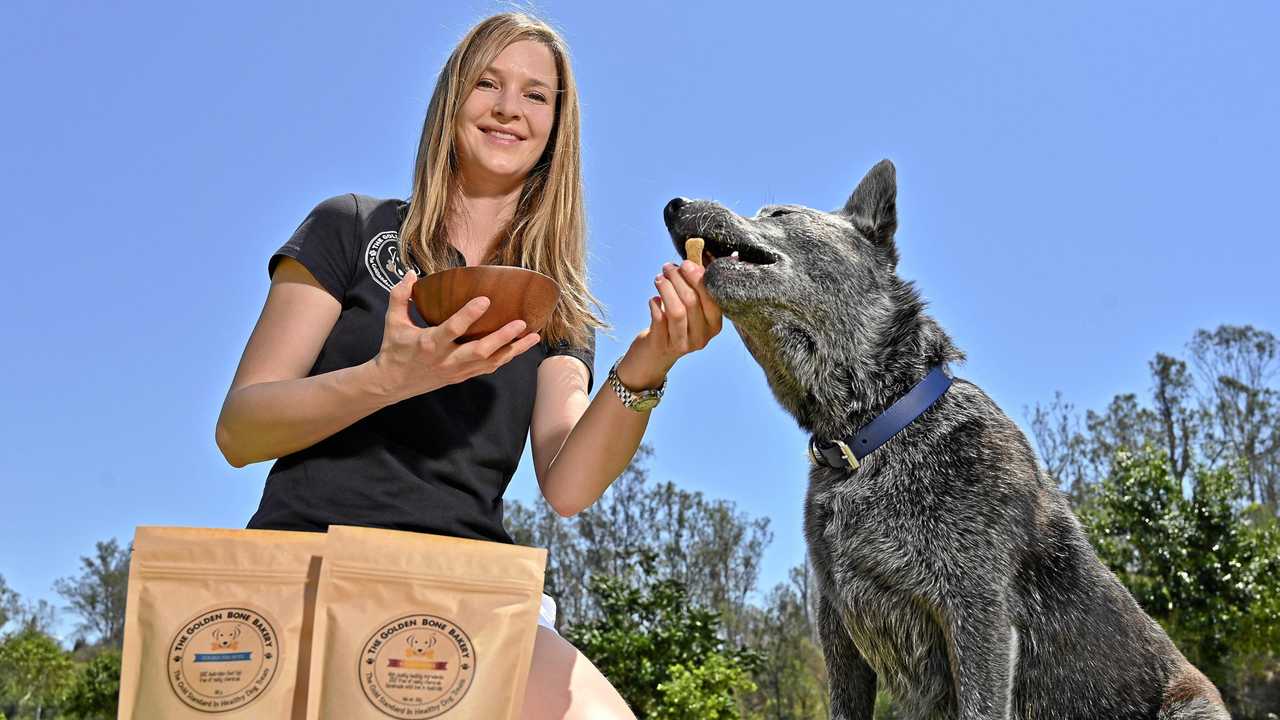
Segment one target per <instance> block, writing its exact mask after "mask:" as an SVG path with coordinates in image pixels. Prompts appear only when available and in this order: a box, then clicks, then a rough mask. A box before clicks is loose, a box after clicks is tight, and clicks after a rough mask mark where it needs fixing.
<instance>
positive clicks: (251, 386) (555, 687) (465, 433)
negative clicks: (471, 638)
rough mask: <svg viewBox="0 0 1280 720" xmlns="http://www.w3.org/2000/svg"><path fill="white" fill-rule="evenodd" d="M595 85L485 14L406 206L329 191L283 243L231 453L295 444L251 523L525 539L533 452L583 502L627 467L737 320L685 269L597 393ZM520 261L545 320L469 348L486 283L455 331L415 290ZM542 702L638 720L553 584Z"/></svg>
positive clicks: (556, 493)
mask: <svg viewBox="0 0 1280 720" xmlns="http://www.w3.org/2000/svg"><path fill="white" fill-rule="evenodd" d="M579 157H580V152H579V127H578V98H577V92H576V88H575V85H574V81H573V75H572V72H571V70H570V67H569V62H568V56H567V53H566V50H565V46H564V42H563V40H562V39H561V38H560V37H559V35H557V34H556V33H555V31H553V30H552V29H551V28H549V27H548V26H547V25H545V24H544V23H542V22H541V21H538V20H536V19H533V18H531V17H528V16H526V15H522V14H503V15H498V16H495V17H492V18H489V19H487V20H485V21H483V22H481V23H480V24H479V25H478V26H476V27H475V28H474V29H472V30H471V31H470V32H469V33H468V34H467V35H466V37H464V38H463V40H462V42H461V43H460V44H459V46H458V47H457V49H455V51H454V52H453V54H452V55H451V56H450V58H449V60H448V62H447V63H446V65H445V67H444V69H443V70H442V71H441V73H440V77H439V80H438V82H437V84H436V88H435V92H434V94H433V95H432V99H431V103H430V106H429V108H428V111H427V118H426V122H425V123H424V126H423V132H422V139H421V142H420V145H419V151H418V160H417V165H416V169H415V173H414V187H413V192H412V196H411V198H410V200H409V202H408V203H404V202H402V201H398V200H378V199H374V198H368V197H364V196H358V195H347V196H342V197H338V198H332V199H330V200H326V201H325V202H323V203H321V204H320V205H319V206H317V207H316V209H315V210H313V211H312V213H311V214H310V215H309V216H308V217H307V219H306V220H305V221H303V223H302V225H301V226H300V227H299V228H298V230H297V232H295V234H294V236H293V237H292V238H291V239H290V240H289V242H288V243H286V244H285V245H284V247H282V248H281V249H280V250H279V251H278V252H277V253H276V254H275V255H274V256H273V257H272V259H271V263H270V265H269V269H270V271H271V289H270V291H269V293H268V295H267V300H266V304H265V306H264V308H263V311H262V316H261V317H260V319H259V320H258V324H257V326H256V327H255V328H254V331H253V334H252V336H251V337H250V339H249V342H248V345H247V347H246V348H245V352H244V356H243V357H242V359H241V361H240V366H239V368H238V369H237V371H236V375H235V378H234V380H233V381H232V384H231V389H230V391H229V392H228V394H227V398H226V401H225V403H224V405H223V408H222V414H221V416H220V417H219V419H218V427H217V441H218V446H219V447H220V448H221V449H222V452H223V454H224V455H225V456H226V458H227V460H228V462H230V463H231V464H232V465H234V466H237V467H240V466H243V465H245V464H247V463H251V462H258V461H262V460H267V459H277V458H278V460H277V462H276V463H275V465H274V466H273V467H272V469H271V472H270V474H269V476H268V478H267V484H266V488H265V490H264V492H263V497H262V502H261V505H260V507H259V509H258V511H257V513H255V514H254V516H253V518H252V519H251V520H250V522H249V526H250V527H254V528H272V529H285V530H316V531H322V530H324V529H325V528H326V527H327V526H328V525H330V524H347V525H365V526H373V527H386V528H396V529H401V530H413V531H419V532H431V533H439V534H447V535H455V536H460V537H470V538H477V539H483V540H490V541H498V542H511V539H510V537H509V536H508V535H507V534H506V532H505V531H504V530H503V528H502V500H501V498H502V493H503V491H504V490H505V489H506V486H507V483H508V482H509V481H510V479H511V476H512V474H513V473H514V472H515V468H516V464H517V462H518V460H519V458H520V454H521V452H522V450H523V446H524V441H525V437H526V436H528V437H530V438H531V440H532V443H533V447H532V450H533V461H534V470H535V473H536V475H537V479H538V485H539V487H540V488H541V490H542V494H543V496H544V497H546V499H547V501H548V502H549V503H550V504H551V505H552V507H554V508H555V509H556V511H557V512H559V513H560V514H561V515H564V516H566V517H567V516H571V515H573V514H575V513H577V512H579V511H581V510H583V509H585V508H587V507H588V506H590V505H591V504H592V503H593V502H595V501H596V499H598V498H599V497H600V495H601V494H602V493H603V492H604V491H605V489H606V488H607V487H608V486H609V484H610V483H611V482H613V480H614V479H615V478H617V476H618V475H619V474H620V473H621V472H622V470H623V469H624V468H625V467H626V465H627V463H628V462H629V461H630V459H631V457H632V455H633V454H634V452H635V449H636V447H637V446H638V445H639V443H640V439H641V437H642V436H643V434H644V430H645V426H646V424H647V422H648V417H649V409H650V408H651V406H652V404H653V403H654V401H655V399H657V398H660V397H661V388H662V387H663V386H664V385H665V377H666V374H667V372H668V371H669V370H670V369H671V367H672V365H673V364H674V363H675V362H676V360H677V359H678V358H680V357H681V356H683V355H685V354H687V353H688V352H691V351H693V350H697V349H700V348H702V347H704V346H705V345H706V344H707V342H708V341H709V340H710V339H711V338H712V337H713V336H714V335H716V334H717V333H718V332H719V331H720V328H721V314H720V310H719V308H718V307H717V306H716V305H715V303H714V302H713V301H712V300H711V299H710V297H709V296H708V295H707V293H706V291H705V288H704V287H703V285H702V282H701V279H702V269H701V267H700V266H697V265H695V264H693V263H689V262H685V263H684V264H683V265H681V266H679V267H677V266H675V265H672V264H670V263H669V264H667V265H666V266H664V267H663V270H662V272H661V274H659V275H658V277H657V278H655V286H656V288H657V296H655V297H652V298H650V299H649V313H650V321H651V322H650V325H649V327H648V328H647V329H645V330H643V331H642V332H640V333H639V334H638V335H637V336H636V338H635V340H634V341H633V342H632V343H631V345H630V347H629V348H628V350H627V352H626V353H625V355H624V356H623V357H622V358H620V360H619V361H618V362H617V363H616V364H615V365H614V367H613V369H612V370H611V373H610V377H609V381H610V382H608V383H602V387H601V389H600V391H599V392H597V393H596V396H595V398H594V399H590V397H589V393H590V390H591V387H592V384H593V382H592V374H591V368H592V362H593V360H594V332H595V329H596V328H597V327H600V326H601V323H600V321H599V320H598V319H597V318H596V317H595V315H593V314H592V312H591V310H590V305H591V304H592V303H593V302H594V299H593V298H592V296H591V295H590V293H589V292H588V290H587V288H586V284H585V250H584V235H585V231H584V230H585V229H584V220H583V210H582V192H581V178H580V170H579V167H580V162H579ZM482 263H499V264H509V265H519V266H523V267H527V268H530V269H533V270H537V271H539V272H542V273H545V274H547V275H550V276H552V277H553V278H555V279H556V280H557V282H559V284H560V287H561V290H562V296H561V300H560V304H559V305H558V306H557V308H556V310H555V312H554V314H553V316H552V319H551V321H550V322H549V323H548V325H547V327H546V328H545V329H544V330H543V332H542V333H541V334H537V333H530V334H526V335H524V336H523V337H520V333H521V332H523V330H524V327H523V323H522V322H520V321H514V322H512V323H510V324H508V325H507V326H506V327H503V328H501V329H499V330H497V331H496V332H493V333H492V334H490V335H488V336H486V337H483V338H481V339H478V340H474V341H472V342H468V343H465V344H458V343H454V342H453V341H454V339H455V338H457V337H459V336H460V335H461V334H462V333H463V332H464V331H465V330H466V329H467V327H468V326H469V325H470V324H471V323H472V322H474V321H475V320H476V319H478V318H479V317H480V315H481V314H482V313H483V312H484V309H485V307H486V306H487V299H485V298H476V299H474V300H473V301H471V302H470V303H469V304H467V305H466V306H465V307H463V308H462V309H461V310H459V311H458V312H457V313H456V314H455V315H454V316H453V317H451V318H449V319H448V320H447V321H446V322H444V323H442V324H441V325H439V326H437V327H424V326H425V323H424V322H423V321H422V319H421V317H420V316H418V315H417V311H416V309H415V308H414V307H413V305H412V303H411V302H410V289H411V288H412V286H413V283H414V281H415V280H416V279H417V277H418V276H419V274H424V273H430V272H433V271H436V270H440V269H444V268H447V267H451V266H456V265H463V264H466V265H477V264H482ZM544 611H545V612H544V617H543V618H542V619H541V620H540V625H541V626H540V627H539V628H538V630H537V639H536V641H535V646H534V661H533V664H532V670H531V673H530V677H529V683H528V690H527V691H526V695H525V703H524V717H525V718H539V719H541V718H556V719H557V720H559V719H561V718H594V719H598V718H630V717H633V715H632V714H631V712H630V711H629V710H628V709H627V707H626V704H625V703H624V702H623V701H622V699H621V697H620V696H619V695H618V693H617V692H616V691H615V690H614V689H613V688H612V686H610V685H609V683H608V681H607V680H605V678H604V677H603V676H602V675H601V674H600V673H599V671H598V670H597V669H596V668H595V667H594V666H593V665H592V664H591V663H590V661H588V660H587V659H586V658H585V657H583V656H582V655H581V653H579V652H578V651H577V650H576V649H575V648H574V647H573V646H572V645H570V644H569V643H568V642H566V641H565V640H564V639H563V638H561V637H560V636H559V635H557V634H556V633H555V632H554V629H553V627H554V625H553V621H554V604H553V603H550V602H549V598H544Z"/></svg>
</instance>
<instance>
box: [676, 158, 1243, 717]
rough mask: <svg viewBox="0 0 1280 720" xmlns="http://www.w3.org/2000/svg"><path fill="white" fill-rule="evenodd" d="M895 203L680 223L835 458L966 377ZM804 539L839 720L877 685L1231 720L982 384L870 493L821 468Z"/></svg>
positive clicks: (923, 696)
mask: <svg viewBox="0 0 1280 720" xmlns="http://www.w3.org/2000/svg"><path fill="white" fill-rule="evenodd" d="M896 196H897V181H896V177H895V170H894V167H893V165H892V164H891V163H890V162H889V161H887V160H886V161H883V162H881V163H879V164H878V165H876V166H875V167H874V168H873V169H872V170H871V171H870V172H869V173H868V174H867V176H866V177H865V178H864V179H863V180H862V182H861V183H860V184H859V185H858V188H857V189H856V190H855V191H854V193H853V195H852V196H851V197H850V198H849V201H848V203H847V204H846V205H845V207H844V208H843V209H841V210H837V211H835V212H831V213H826V212H820V211H816V210H812V209H809V208H805V207H800V206H794V205H786V206H766V207H765V208H763V209H761V210H760V211H759V213H757V214H756V216H755V217H751V218H746V217H742V216H739V215H737V214H735V213H733V212H731V211H729V210H727V209H726V208H724V207H722V206H720V205H718V204H716V203H713V202H706V201H685V200H682V199H677V200H673V201H672V202H671V204H669V205H668V206H667V210H666V213H665V215H666V221H667V227H668V229H669V231H670V233H671V237H672V240H673V242H675V244H676V248H677V251H678V252H680V253H681V254H683V253H684V240H685V239H686V238H689V237H694V236H699V237H703V238H705V239H706V242H707V248H708V251H709V252H710V253H711V254H712V255H714V256H715V257H716V258H718V259H716V260H714V261H713V262H712V263H711V264H710V266H709V267H708V268H707V273H706V276H705V281H706V286H707V289H708V291H709V293H710V294H711V296H712V297H713V298H714V299H715V300H716V301H717V302H718V303H719V304H720V307H721V308H722V309H723V310H724V312H725V314H726V315H727V316H728V317H729V318H730V320H732V321H733V325H734V327H735V328H736V329H737V331H738V334H739V335H740V336H741V337H742V340H743V342H744V343H745V344H746V347H747V349H748V350H749V351H750V352H751V354H752V355H753V356H754V357H755V359H756V361H757V362H758V363H759V364H760V365H761V367H763V368H764V372H765V376H766V377H767V378H768V381H769V385H770V387H771V388H772V389H773V392H774V395H775V396H776V397H777V399H778V401H779V402H780V403H781V404H782V406H783V407H784V408H785V409H786V410H787V411H788V412H790V413H791V414H792V415H793V416H794V417H795V418H796V420H797V422H799V424H800V426H801V427H802V428H803V429H804V430H806V431H808V432H811V433H815V434H817V435H818V436H819V437H821V438H826V439H835V438H843V437H846V436H848V435H850V434H852V433H853V432H855V431H856V430H857V429H859V428H861V427H862V426H864V425H866V424H867V423H868V422H870V421H871V420H872V419H873V418H874V417H876V416H877V415H878V414H879V413H880V412H882V411H883V410H884V409H885V408H887V407H888V406H889V405H890V404H892V403H893V402H894V401H895V400H896V399H897V398H899V397H901V396H902V395H903V394H905V393H906V392H907V391H908V390H909V389H910V388H911V387H912V386H913V385H915V384H916V383H917V382H919V381H920V380H921V379H922V378H924V376H925V375H926V373H927V372H928V371H929V369H930V368H931V367H932V366H934V365H943V366H944V367H946V366H948V364H949V363H956V362H959V361H961V360H963V355H962V354H961V353H960V351H959V350H957V348H956V347H955V346H954V345H953V344H952V342H951V340H950V338H948V336H947V334H946V333H945V332H944V331H943V330H942V328H941V327H939V325H938V323H937V322H936V321H935V320H934V319H933V318H932V317H930V316H929V315H927V314H925V308H924V303H923V302H922V301H921V299H920V296H919V294H918V293H917V292H916V290H915V288H914V287H913V285H912V284H911V283H908V282H904V281H903V280H902V279H900V278H899V277H898V275H897V271H896V266H897V262H898V253H897V248H896V246H895V242H894V232H895V230H896V228H897V210H896ZM734 249H737V250H739V251H740V257H739V258H738V259H733V258H730V257H728V256H729V254H730V251H731V250H734ZM805 534H806V536H807V540H808V547H809V556H810V562H811V563H812V565H813V568H814V570H815V571H816V577H817V580H818V589H819V593H818V594H819V607H818V632H819V635H820V639H821V642H822V648H823V653H824V655H825V657H826V662H827V666H828V670H829V675H830V682H831V717H832V718H833V719H834V720H865V719H868V718H871V716H872V706H873V704H874V700H875V693H876V685H877V681H878V682H879V683H880V684H881V685H882V686H883V687H884V688H886V689H887V690H888V691H889V693H890V694H891V695H892V696H893V697H894V699H895V700H896V701H897V703H898V705H899V707H901V708H902V709H904V710H905V711H906V713H907V715H908V716H909V717H913V718H964V719H965V720H974V719H977V718H1026V719H1028V720H1029V719H1031V718H1035V719H1036V720H1067V719H1073V720H1074V719H1079V720H1102V719H1104V718H1105V719H1106V720H1128V719H1130V718H1132V719H1133V720H1138V719H1139V718H1143V719H1148V720H1149V719H1152V718H1156V719H1158V720H1193V719H1195V720H1199V719H1214V720H1217V719H1219V718H1228V717H1229V716H1228V714H1227V712H1226V709H1225V707H1224V706H1223V704H1222V699H1221V697H1220V696H1219V695H1218V692H1217V690H1216V689H1215V688H1214V687H1213V685H1212V684H1211V683H1210V682H1209V681H1208V680H1207V679H1206V678H1205V677H1204V675H1202V674H1201V673H1200V672H1199V671H1198V670H1196V669H1195V668H1194V667H1192V666H1191V665H1190V663H1188V662H1187V660H1186V659H1185V658H1184V657H1183V656H1182V654H1181V653H1179V652H1178V650H1177V649H1176V648H1175V647H1174V646H1173V643H1171V642H1170V640H1169V638H1168V636H1167V635H1166V634H1165V633H1164V631H1163V630H1162V629H1161V628H1160V627H1159V625H1157V624H1156V623H1155V622H1154V621H1152V620H1151V618H1150V617H1148V616H1147V615H1146V614H1145V613H1143V612H1142V610H1141V609H1140V608H1139V607H1138V605H1137V603H1136V602H1134V600H1133V597H1132V596H1131V595H1130V594H1129V593H1128V591H1126V590H1125V588H1124V587H1123V586H1122V585H1121V584H1120V582H1119V581H1118V580H1117V579H1116V577H1115V576H1114V575H1113V574H1112V573H1111V572H1110V571H1109V570H1107V568H1106V567H1104V566H1103V565H1102V564H1101V562H1099V560H1098V558H1097V555H1096V554H1095V553H1094V551H1093V549H1092V547H1091V546H1090V545H1089V541H1088V539H1087V538H1086V536H1085V534H1084V532H1083V530H1082V529H1081V526H1080V523H1079V522H1078V521H1077V519H1076V517H1075V516H1074V515H1073V514H1072V512H1071V509H1070V507H1069V506H1068V504H1067V502H1066V500H1065V498H1064V496H1063V495H1062V493H1061V492H1059V490H1058V489H1057V488H1056V487H1055V486H1054V484H1053V483H1052V482H1051V480H1050V479H1049V478H1048V477H1047V476H1046V475H1045V474H1044V473H1043V472H1042V471H1041V469H1040V467H1039V465H1038V463H1037V462H1036V458H1035V454H1034V452H1033V451H1032V449H1031V446H1030V445H1029V443H1028V442H1027V439H1026V437H1025V436H1024V435H1023V433H1022V432H1021V431H1020V430H1019V429H1018V427H1017V426H1016V425H1015V424H1014V423H1013V422H1012V421H1011V420H1010V419H1009V418H1008V417H1007V416H1006V415H1005V414H1004V412H1002V411H1001V410H1000V408H999V407H997V406H996V404H995V403H994V402H992V400H991V398H989V397H987V395H986V394H985V393H983V391H982V390H980V389H979V388H978V387H977V386H975V385H973V384H972V383H969V382H967V381H964V380H961V379H958V378H957V379H956V381H955V383H954V384H953V385H952V387H951V388H950V390H948V391H947V393H946V394H945V395H944V396H943V397H942V398H941V399H939V400H938V402H937V403H936V404H935V405H933V406H932V407H931V408H930V409H929V410H928V411H926V412H925V413H924V414H923V415H921V416H920V417H919V418H917V419H916V420H915V421H914V422H913V423H912V424H911V425H909V426H908V427H907V428H906V429H904V430H903V431H902V432H900V433H899V434H898V435H896V436H895V437H894V438H893V439H892V440H890V441H889V442H888V443H886V444H885V445H884V446H882V447H881V448H879V449H878V450H876V451H875V452H873V453H871V454H870V455H869V456H867V457H866V458H865V459H864V460H863V462H862V465H861V467H860V468H859V469H857V470H856V471H853V472H852V473H850V472H846V471H841V470H835V469H830V468H826V467H817V466H814V467H813V468H812V469H811V471H810V473H809V491H808V496H807V499H806V502H805Z"/></svg>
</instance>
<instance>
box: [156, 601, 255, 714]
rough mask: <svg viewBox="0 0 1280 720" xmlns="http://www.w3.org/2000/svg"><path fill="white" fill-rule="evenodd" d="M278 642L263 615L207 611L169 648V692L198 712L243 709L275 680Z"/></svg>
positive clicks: (191, 621) (245, 610) (218, 609)
mask: <svg viewBox="0 0 1280 720" xmlns="http://www.w3.org/2000/svg"><path fill="white" fill-rule="evenodd" d="M278 643H279V639H278V638H277V636H276V631H275V626H274V624H273V623H272V622H271V621H270V620H268V619H267V618H266V616H264V615H263V614H262V613H261V612H258V611H257V610H253V609H250V608H244V607H216V608H212V609H209V610H206V611H204V612H202V613H200V614H199V615H196V616H195V617H192V618H191V619H189V620H187V622H185V623H183V624H182V626H181V627H180V628H179V629H178V631H177V633H176V634H175V635H174V637H173V641H172V642H171V643H170V644H169V668H168V673H167V674H168V677H169V687H170V688H172V689H173V693H174V695H176V696H177V697H178V699H179V700H181V701H182V703H183V704H184V705H186V706H187V707H190V708H192V709H193V710H199V711H201V712H207V713H220V712H227V711H229V710H238V709H240V708H242V707H244V706H246V705H248V704H249V703H251V702H253V701H254V700H256V699H257V698H258V697H260V696H262V694H263V693H264V692H265V691H266V689H267V687H268V686H269V685H270V684H271V681H272V680H274V679H275V676H276V669H277V668H278V667H279V664H280V647H279V644H278Z"/></svg>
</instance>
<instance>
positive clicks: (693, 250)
mask: <svg viewBox="0 0 1280 720" xmlns="http://www.w3.org/2000/svg"><path fill="white" fill-rule="evenodd" d="M705 245H706V242H705V241H704V240H703V239H702V238H689V239H688V240H685V241H684V256H685V257H687V258H689V259H690V260H692V261H694V262H696V263H698V264H699V265H701V264H702V248H703V247H704V246H705Z"/></svg>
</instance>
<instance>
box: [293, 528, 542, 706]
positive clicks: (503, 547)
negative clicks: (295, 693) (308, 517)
mask: <svg viewBox="0 0 1280 720" xmlns="http://www.w3.org/2000/svg"><path fill="white" fill-rule="evenodd" d="M546 561H547V551H546V550H544V549H541V548H528V547H521V546H517V545H508V544H505V543H494V542H481V541H476V540H463V539H458V538H451V537H442V536H438V535H427V534H421V533H408V532H397V531H391V530H373V529H368V528H353V527H345V526H333V527H330V528H329V534H328V544H327V545H326V547H325V551H324V562H323V564H322V569H321V572H320V587H319V591H318V594H317V597H316V624H315V633H314V648H315V649H314V652H313V653H312V658H311V693H310V697H309V701H308V708H307V718H308V720H364V719H366V718H367V719H368V720H387V718H396V719H399V720H411V719H412V720H425V719H427V718H445V720H464V719H468V718H478V719H483V720H507V719H508V718H516V717H517V716H518V715H519V713H520V709H521V705H522V703H523V702H524V690H525V685H526V682H527V681H528V676H529V666H530V662H531V660H532V656H533V643H534V638H535V636H536V635H537V627H538V608H539V605H540V603H541V598H542V581H543V572H544V570H545V568H546Z"/></svg>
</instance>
